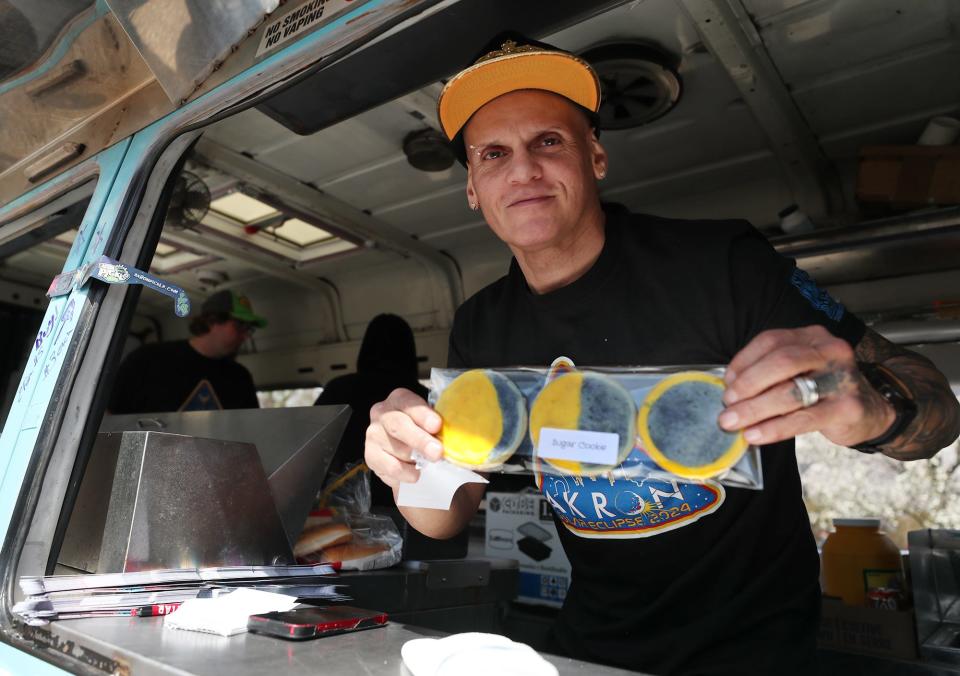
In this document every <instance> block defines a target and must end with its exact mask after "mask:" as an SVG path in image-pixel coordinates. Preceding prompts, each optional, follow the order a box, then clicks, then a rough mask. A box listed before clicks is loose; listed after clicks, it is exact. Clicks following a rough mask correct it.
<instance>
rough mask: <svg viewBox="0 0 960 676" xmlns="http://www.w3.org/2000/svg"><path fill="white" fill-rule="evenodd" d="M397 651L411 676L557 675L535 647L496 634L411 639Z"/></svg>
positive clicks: (467, 634) (555, 669) (475, 633)
mask: <svg viewBox="0 0 960 676" xmlns="http://www.w3.org/2000/svg"><path fill="white" fill-rule="evenodd" d="M400 654H401V655H402V656H403V663H404V664H405V665H407V669H409V670H410V672H411V673H412V674H413V676H490V674H496V675H497V676H557V668H556V667H555V666H553V665H552V664H550V663H549V662H547V661H546V660H545V659H543V658H542V657H541V656H540V655H539V654H538V653H537V651H536V650H534V649H533V648H531V647H530V646H528V645H526V644H525V643H517V642H515V641H511V640H510V639H508V638H507V637H506V636H500V635H499V634H483V633H479V632H469V633H466V634H453V635H452V636H447V637H446V638H439V639H438V638H415V639H413V640H412V641H407V642H406V643H404V644H403V647H402V648H401V649H400Z"/></svg>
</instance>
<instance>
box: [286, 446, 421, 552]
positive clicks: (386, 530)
mask: <svg viewBox="0 0 960 676" xmlns="http://www.w3.org/2000/svg"><path fill="white" fill-rule="evenodd" d="M402 549H403V539H402V538H401V537H400V533H399V532H398V531H397V527H396V526H395V525H394V523H393V521H392V520H391V519H390V518H389V517H386V516H379V515H376V514H371V513H370V471H369V470H368V469H367V466H366V465H365V464H363V463H360V464H357V465H354V466H352V467H349V468H347V469H346V470H345V471H344V472H343V474H340V475H339V476H335V477H332V478H331V479H330V480H329V481H328V482H327V484H326V486H325V487H324V489H323V491H322V492H321V493H320V498H319V501H318V505H317V509H315V510H313V511H312V512H311V513H310V516H309V517H308V518H307V523H306V526H305V527H304V530H303V533H301V535H300V537H299V539H298V540H297V542H296V544H295V545H294V548H293V553H294V556H295V557H296V558H297V560H298V561H300V562H302V563H332V564H334V565H336V566H338V567H339V568H340V569H342V570H374V569H377V568H388V567H390V566H392V565H394V564H396V563H399V562H400V559H401V556H402Z"/></svg>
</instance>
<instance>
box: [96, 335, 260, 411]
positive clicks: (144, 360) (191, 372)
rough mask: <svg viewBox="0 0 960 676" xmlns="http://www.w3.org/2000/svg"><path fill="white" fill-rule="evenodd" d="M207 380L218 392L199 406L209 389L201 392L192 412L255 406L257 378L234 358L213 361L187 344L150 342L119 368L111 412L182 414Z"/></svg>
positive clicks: (182, 342) (135, 351)
mask: <svg viewBox="0 0 960 676" xmlns="http://www.w3.org/2000/svg"><path fill="white" fill-rule="evenodd" d="M204 380H206V381H207V382H208V383H209V384H210V388H211V389H212V390H213V392H214V393H215V394H216V398H217V401H218V402H219V404H220V405H219V406H217V405H216V404H215V403H214V402H212V401H210V402H206V403H204V402H201V401H200V399H201V398H203V397H204V396H205V395H206V389H205V388H202V389H201V391H200V392H197V396H196V397H195V399H196V400H195V401H194V405H193V406H191V408H201V409H217V408H223V409H231V408H257V407H258V406H259V403H258V402H257V390H256V387H255V386H254V384H253V378H252V377H251V376H250V372H249V371H247V369H246V368H244V367H243V366H242V365H241V364H238V363H237V362H236V361H234V360H233V359H230V358H224V359H211V358H210V357H205V356H203V355H202V354H200V353H199V352H197V351H196V350H194V349H193V348H192V347H191V346H190V343H189V342H188V341H186V340H178V341H172V342H169V343H150V344H147V345H143V346H142V347H139V348H137V349H136V350H134V351H133V352H131V353H130V354H129V355H127V357H126V358H125V359H124V360H123V363H122V364H121V365H120V371H119V373H118V374H117V381H116V384H115V385H114V389H113V392H112V394H111V396H110V404H109V407H108V408H109V410H110V412H111V413H115V414H122V413H163V412H168V411H179V410H180V409H182V408H183V407H184V405H185V404H186V403H187V400H188V398H191V395H192V394H194V392H195V391H196V390H197V386H198V385H200V384H201V383H202V381H204Z"/></svg>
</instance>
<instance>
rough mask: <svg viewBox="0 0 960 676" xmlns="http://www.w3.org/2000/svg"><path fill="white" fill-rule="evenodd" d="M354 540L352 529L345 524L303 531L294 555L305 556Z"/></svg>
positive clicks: (330, 524) (328, 525)
mask: <svg viewBox="0 0 960 676" xmlns="http://www.w3.org/2000/svg"><path fill="white" fill-rule="evenodd" d="M351 538H353V533H352V532H351V531H350V527H349V526H347V524H345V523H327V524H324V525H322V526H316V527H314V528H308V529H307V530H305V531H303V533H302V534H301V535H300V538H299V539H298V540H297V544H295V545H294V546H293V555H294V556H296V557H301V556H305V555H307V554H310V553H312V552H316V551H319V550H321V549H326V548H327V547H333V546H334V545H340V544H342V543H344V542H349V541H350V539H351Z"/></svg>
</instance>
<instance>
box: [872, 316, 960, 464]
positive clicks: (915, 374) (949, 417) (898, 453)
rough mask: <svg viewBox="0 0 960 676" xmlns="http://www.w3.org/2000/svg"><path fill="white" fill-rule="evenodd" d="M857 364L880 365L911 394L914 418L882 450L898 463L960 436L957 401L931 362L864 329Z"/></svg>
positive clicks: (917, 457)
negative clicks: (895, 377)
mask: <svg viewBox="0 0 960 676" xmlns="http://www.w3.org/2000/svg"><path fill="white" fill-rule="evenodd" d="M856 356H857V360H858V361H863V362H870V363H873V364H883V365H884V366H885V367H886V368H888V369H889V370H890V371H891V372H893V373H894V375H896V376H897V377H898V378H899V379H900V380H901V381H902V382H903V384H904V385H905V386H906V387H907V389H908V390H909V391H910V393H911V394H912V395H913V401H914V403H916V405H917V417H916V418H914V420H913V422H912V423H910V425H909V426H908V427H907V429H906V430H905V431H904V433H903V434H902V435H900V436H899V437H898V438H897V439H895V440H894V441H893V442H891V443H890V444H889V445H888V446H887V447H885V448H884V449H883V453H884V455H887V456H889V457H891V458H895V459H897V460H920V459H923V458H930V457H933V456H934V455H935V454H936V453H937V451H939V450H940V449H942V448H945V447H946V446H949V445H950V444H951V443H952V442H953V441H954V440H956V438H957V436H958V435H960V402H958V401H957V398H956V397H955V396H954V395H953V391H952V390H951V389H950V384H949V383H948V382H947V379H946V378H945V377H944V375H943V374H942V373H940V371H939V370H937V367H936V366H934V365H933V363H932V362H931V361H930V360H929V359H927V358H926V357H923V356H921V355H919V354H917V353H916V352H911V351H910V350H907V349H905V348H902V347H900V346H899V345H895V344H894V343H891V342H890V341H889V340H887V339H886V338H884V337H883V336H881V335H880V334H878V333H877V332H876V331H873V330H872V329H867V332H866V333H865V334H864V336H863V338H862V339H861V340H860V342H859V343H858V344H857V347H856Z"/></svg>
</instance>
